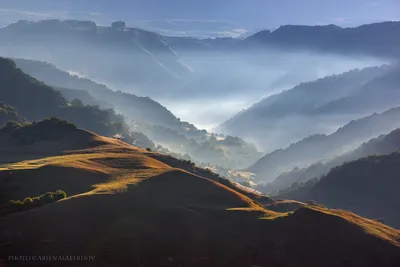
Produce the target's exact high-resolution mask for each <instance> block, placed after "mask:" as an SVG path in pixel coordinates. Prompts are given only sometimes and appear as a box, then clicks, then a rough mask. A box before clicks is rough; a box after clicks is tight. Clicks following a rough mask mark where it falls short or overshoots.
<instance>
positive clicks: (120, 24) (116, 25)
mask: <svg viewBox="0 0 400 267" xmlns="http://www.w3.org/2000/svg"><path fill="white" fill-rule="evenodd" d="M125 27H126V24H125V22H123V21H115V22H113V23H111V28H113V29H114V30H123V29H125Z"/></svg>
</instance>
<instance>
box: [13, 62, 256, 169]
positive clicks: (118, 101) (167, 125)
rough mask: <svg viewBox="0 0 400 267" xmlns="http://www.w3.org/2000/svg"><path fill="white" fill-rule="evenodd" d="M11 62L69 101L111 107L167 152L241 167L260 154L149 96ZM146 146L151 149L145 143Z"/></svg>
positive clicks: (31, 64) (50, 67) (44, 66)
mask: <svg viewBox="0 0 400 267" xmlns="http://www.w3.org/2000/svg"><path fill="white" fill-rule="evenodd" d="M14 61H15V62H16V65H17V66H18V67H20V68H21V69H22V70H23V71H24V72H26V73H28V74H29V75H32V76H33V77H35V78H36V79H38V80H40V81H43V82H45V83H46V84H49V85H51V86H54V87H55V88H56V89H57V90H59V91H60V92H61V93H62V94H63V96H64V97H65V98H67V99H68V100H69V101H72V100H73V99H75V98H78V99H80V100H82V102H83V103H84V104H87V105H88V104H89V105H90V104H96V105H99V106H100V107H102V108H107V109H108V108H110V107H112V108H114V109H115V110H116V111H117V112H119V113H121V114H123V115H124V117H125V118H126V121H127V122H128V124H129V126H130V127H131V128H132V129H133V130H134V131H135V132H140V133H143V134H145V135H146V136H148V137H149V138H150V139H151V140H153V141H154V142H156V143H157V144H161V145H162V146H163V147H164V148H168V149H169V150H170V151H173V152H176V153H181V154H187V153H188V154H189V155H190V156H191V157H193V158H194V159H195V160H196V161H197V162H207V163H211V164H217V165H222V166H225V167H228V168H245V167H247V166H249V165H251V164H253V163H254V162H255V161H257V159H259V157H260V155H261V154H260V153H259V152H258V151H257V149H256V147H255V146H254V145H253V144H251V143H249V142H245V141H244V140H243V139H240V138H235V137H231V136H227V137H226V138H223V139H222V140H220V139H216V138H211V137H210V134H209V133H208V132H207V131H205V130H199V129H197V128H196V127H195V126H194V125H193V124H190V123H188V122H184V121H181V120H180V119H178V118H177V117H176V116H175V115H173V114H172V113H171V112H170V111H169V110H168V109H167V108H165V107H164V106H162V105H160V104H159V103H158V102H156V101H154V100H152V99H150V98H149V97H138V96H136V95H133V94H128V93H123V92H120V91H113V90H111V89H109V88H108V87H106V86H104V85H101V84H98V83H95V82H93V81H91V80H89V79H86V78H79V77H77V76H73V75H70V74H69V73H68V72H66V71H63V70H60V69H58V68H56V67H55V66H54V65H51V64H48V63H45V62H40V61H32V60H25V59H15V60H14ZM89 130H90V129H89ZM146 143H148V142H146ZM141 146H142V145H141ZM147 147H151V148H154V146H152V145H149V144H148V145H147Z"/></svg>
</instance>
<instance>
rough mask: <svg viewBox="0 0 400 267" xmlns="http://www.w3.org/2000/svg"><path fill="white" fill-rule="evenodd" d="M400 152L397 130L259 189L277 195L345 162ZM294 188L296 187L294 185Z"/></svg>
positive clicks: (282, 176) (290, 173) (295, 170)
mask: <svg viewBox="0 0 400 267" xmlns="http://www.w3.org/2000/svg"><path fill="white" fill-rule="evenodd" d="M399 150H400V130H399V129H396V130H394V131H392V132H390V133H389V134H386V135H381V136H379V137H377V138H374V139H371V140H370V141H368V142H365V143H363V144H362V145H361V146H359V147H358V148H356V149H354V150H352V151H349V152H347V153H345V154H343V155H341V156H339V157H336V158H334V159H332V160H330V161H328V162H326V163H321V162H318V163H314V164H312V165H311V166H309V167H306V168H302V169H300V168H295V169H293V170H291V171H289V172H284V173H282V174H280V175H279V176H278V177H277V178H276V179H275V180H273V181H272V182H270V183H268V184H266V185H264V186H261V187H260V188H258V189H259V190H260V191H262V192H265V193H277V192H278V191H280V190H282V191H285V190H286V189H288V188H290V187H292V185H293V184H295V183H296V184H301V183H305V182H307V181H309V180H312V179H314V178H320V177H321V176H323V175H325V174H327V173H328V172H329V170H331V169H332V168H334V167H336V166H340V165H342V164H344V163H345V162H349V161H353V160H357V159H360V158H363V157H367V156H370V155H386V154H391V153H393V152H397V151H399ZM293 186H294V187H295V186H296V185H293Z"/></svg>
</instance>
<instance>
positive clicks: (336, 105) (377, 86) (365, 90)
mask: <svg viewBox="0 0 400 267" xmlns="http://www.w3.org/2000/svg"><path fill="white" fill-rule="evenodd" d="M399 77H400V66H399V65H397V66H394V67H393V69H392V70H390V71H389V72H388V73H385V74H384V75H382V76H380V77H377V78H375V79H373V80H371V81H369V82H367V83H366V84H364V85H363V86H361V87H360V88H358V89H357V90H356V91H354V92H352V93H351V94H349V95H348V96H345V97H341V98H338V99H336V100H334V101H331V102H328V103H326V104H325V105H323V106H321V107H318V108H317V109H315V110H314V111H313V113H314V114H351V113H356V114H360V113H364V112H366V111H371V110H375V111H379V110H382V109H385V108H387V107H388V106H396V105H398V104H399V103H400V102H399V100H398V99H399V98H400V87H399V83H400V78H399Z"/></svg>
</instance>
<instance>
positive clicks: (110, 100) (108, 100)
mask: <svg viewBox="0 0 400 267" xmlns="http://www.w3.org/2000/svg"><path fill="white" fill-rule="evenodd" d="M14 61H15V63H16V65H17V66H18V68H21V69H22V70H23V71H24V72H26V73H27V74H29V75H31V76H33V77H35V78H36V79H38V80H40V81H43V82H45V83H46V84H49V85H52V86H55V87H60V88H69V89H75V90H84V91H86V92H88V93H89V94H90V95H91V96H92V97H93V98H94V99H95V100H96V102H97V103H99V104H100V105H101V106H102V107H104V108H108V107H114V108H115V109H116V110H117V111H118V112H120V113H122V114H124V115H125V116H126V117H127V118H129V119H132V120H134V121H139V122H145V123H147V124H155V125H161V126H164V127H167V128H170V129H174V130H177V129H180V128H183V127H182V126H181V125H180V124H181V122H180V121H179V120H178V119H177V118H176V117H175V116H174V115H173V114H172V113H171V112H170V111H169V110H167V109H166V108H165V107H163V106H161V105H160V104H159V103H157V102H156V101H154V100H152V99H150V98H148V97H138V96H136V95H134V94H128V93H123V92H121V91H118V92H116V91H112V90H111V89H109V88H108V87H106V86H105V85H101V84H98V83H96V82H93V81H91V80H89V79H86V78H79V77H77V76H72V75H70V74H69V73H67V72H65V71H62V70H60V69H58V68H56V67H55V66H54V65H51V64H49V63H45V62H41V61H33V60H25V59H14ZM61 92H62V93H63V94H64V92H65V93H66V94H65V95H64V96H65V97H66V98H69V99H71V98H79V99H81V100H82V101H83V102H84V103H85V104H87V105H88V104H89V105H90V104H91V103H90V102H88V101H85V99H84V98H83V97H82V94H80V95H78V93H79V92H76V91H75V94H73V93H74V91H71V90H69V91H67V90H66V89H61ZM68 96H69V97H68ZM85 98H88V97H85ZM180 130H183V129H180Z"/></svg>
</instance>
